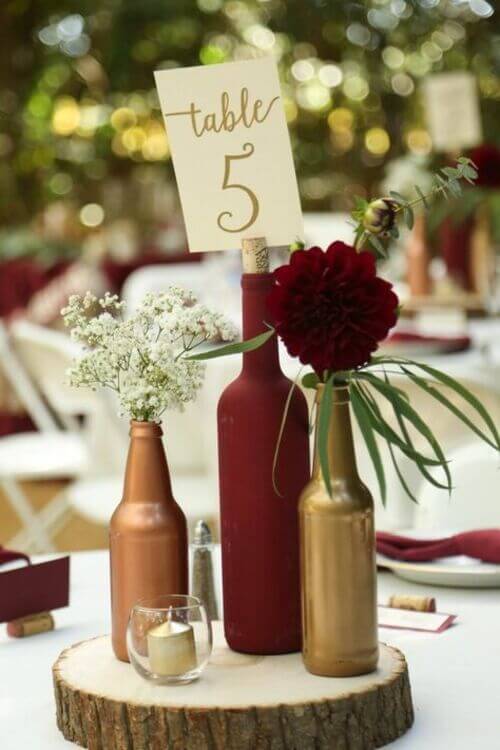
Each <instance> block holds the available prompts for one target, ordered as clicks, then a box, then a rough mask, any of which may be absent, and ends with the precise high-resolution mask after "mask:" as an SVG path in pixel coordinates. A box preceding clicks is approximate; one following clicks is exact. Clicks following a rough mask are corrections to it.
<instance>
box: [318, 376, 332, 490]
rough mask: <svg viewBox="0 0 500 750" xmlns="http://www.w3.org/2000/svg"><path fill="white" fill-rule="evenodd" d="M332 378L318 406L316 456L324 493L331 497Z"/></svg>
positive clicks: (327, 382)
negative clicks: (330, 435)
mask: <svg viewBox="0 0 500 750" xmlns="http://www.w3.org/2000/svg"><path fill="white" fill-rule="evenodd" d="M332 381H333V378H332V376H330V377H329V378H328V380H327V381H326V383H325V387H324V388H323V394H322V396H321V401H320V404H319V415H318V455H319V463H320V466H321V473H322V475H323V481H324V483H325V487H326V491H327V492H328V494H329V495H330V497H331V496H332V482H331V478H330V463H329V461H328V435H329V431H330V418H331V414H332V392H333V382H332Z"/></svg>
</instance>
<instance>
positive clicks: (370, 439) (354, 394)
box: [349, 383, 387, 506]
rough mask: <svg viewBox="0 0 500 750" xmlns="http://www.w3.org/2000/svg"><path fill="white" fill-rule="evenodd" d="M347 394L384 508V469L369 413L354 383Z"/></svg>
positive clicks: (385, 492)
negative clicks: (375, 477)
mask: <svg viewBox="0 0 500 750" xmlns="http://www.w3.org/2000/svg"><path fill="white" fill-rule="evenodd" d="M349 393H350V396H351V404H352V408H353V411H354V416H355V417H356V419H357V422H358V425H359V429H360V430H361V434H362V435H363V438H364V441H365V443H366V447H367V449H368V453H369V454H370V458H371V461H372V464H373V468H374V469H375V473H376V475H377V480H378V486H379V489H380V496H381V498H382V504H383V505H384V506H385V503H386V500H387V487H386V482H385V474H384V467H383V465H382V459H381V457H380V451H379V449H378V445H377V441H376V439H375V435H374V434H373V428H372V425H371V420H370V412H369V410H368V409H367V408H366V405H365V403H364V400H363V396H362V393H361V392H360V391H359V390H358V388H357V387H356V384H355V383H353V384H351V387H350V388H349Z"/></svg>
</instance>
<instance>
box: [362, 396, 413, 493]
mask: <svg viewBox="0 0 500 750" xmlns="http://www.w3.org/2000/svg"><path fill="white" fill-rule="evenodd" d="M359 388H360V390H361V392H362V393H363V395H364V396H365V397H366V399H367V400H368V402H369V404H370V401H371V402H372V404H374V406H375V407H376V408H377V405H376V403H375V401H374V399H373V397H372V396H371V395H370V394H369V393H367V394H365V393H364V388H363V386H361V385H360V386H359ZM369 404H368V405H369ZM385 442H386V443H387V448H388V449H389V455H390V457H391V461H392V464H393V466H394V469H395V471H396V474H397V477H398V479H399V482H400V484H401V486H402V488H403V490H404V491H405V492H406V494H407V495H408V497H409V498H410V500H412V501H413V502H414V503H418V500H417V498H416V497H415V495H414V494H413V492H412V491H411V490H410V488H409V486H408V483H407V482H406V479H405V478H404V476H403V473H402V471H401V469H400V468H399V464H398V462H397V459H396V456H395V454H394V448H393V447H392V444H391V441H390V440H388V439H387V438H385Z"/></svg>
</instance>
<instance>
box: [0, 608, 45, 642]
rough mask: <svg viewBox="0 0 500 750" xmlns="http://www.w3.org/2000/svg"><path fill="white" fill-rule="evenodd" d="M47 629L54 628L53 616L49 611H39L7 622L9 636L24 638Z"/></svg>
mask: <svg viewBox="0 0 500 750" xmlns="http://www.w3.org/2000/svg"><path fill="white" fill-rule="evenodd" d="M49 630H54V618H53V617H52V615H51V613H50V612H39V613H38V614H36V615H29V616H28V617H20V618H19V619H18V620H12V621H11V622H8V623H7V635H9V636H10V637H11V638H26V637H27V636H29V635H38V634H39V633H48V632H49Z"/></svg>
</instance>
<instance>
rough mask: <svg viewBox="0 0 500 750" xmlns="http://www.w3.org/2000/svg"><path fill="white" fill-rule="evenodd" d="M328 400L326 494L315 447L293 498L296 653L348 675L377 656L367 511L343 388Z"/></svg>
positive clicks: (324, 670)
mask: <svg viewBox="0 0 500 750" xmlns="http://www.w3.org/2000/svg"><path fill="white" fill-rule="evenodd" d="M322 390H323V386H319V388H318V392H317V396H316V401H317V403H319V402H320V400H321V396H322ZM332 400H333V403H332V414H331V420H330V430H329V436H328V456H329V465H330V473H331V484H332V497H330V496H329V495H328V492H327V489H326V486H325V483H324V481H323V477H322V474H321V468H320V464H319V457H318V452H317V446H316V451H315V459H314V465H313V474H312V478H311V481H310V482H309V484H307V485H306V487H305V488H304V490H303V492H302V495H301V498H300V507H299V514H300V544H301V579H302V625H303V654H302V655H303V659H304V664H305V666H306V669H307V670H308V671H309V672H312V673H313V674H318V675H323V676H326V677H349V676H352V675H359V674H365V673H367V672H372V671H373V670H375V669H376V667H377V661H378V639H377V579H376V564H375V530H374V513H373V500H372V497H371V495H370V492H369V491H368V489H367V488H366V487H365V485H364V484H363V483H362V482H361V480H360V478H359V476H358V472H357V468H356V459H355V455H354V446H353V439H352V429H351V419H350V412H349V390H348V388H347V387H338V388H334V389H333V399H332Z"/></svg>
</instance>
